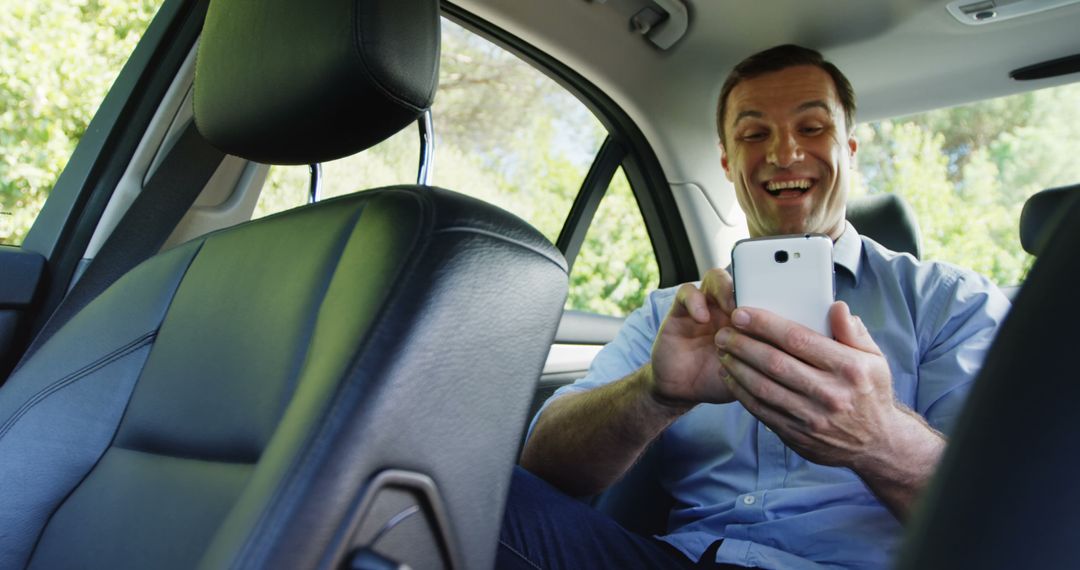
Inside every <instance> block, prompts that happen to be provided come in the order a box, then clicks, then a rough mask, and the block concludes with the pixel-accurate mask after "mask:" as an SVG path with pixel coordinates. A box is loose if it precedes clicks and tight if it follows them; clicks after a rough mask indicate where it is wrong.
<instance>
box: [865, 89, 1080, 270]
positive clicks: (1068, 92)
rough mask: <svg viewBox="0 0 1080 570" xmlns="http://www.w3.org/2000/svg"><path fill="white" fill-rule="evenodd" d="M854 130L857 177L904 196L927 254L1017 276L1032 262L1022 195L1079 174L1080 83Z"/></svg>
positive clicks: (869, 186) (1078, 178)
mask: <svg viewBox="0 0 1080 570" xmlns="http://www.w3.org/2000/svg"><path fill="white" fill-rule="evenodd" d="M855 136H856V138H857V139H858V140H859V151H858V156H857V160H858V165H859V172H860V174H861V177H862V179H863V184H857V185H854V186H855V187H856V188H862V189H863V191H864V192H869V193H880V192H891V193H896V194H899V195H901V196H903V197H904V198H905V199H906V201H907V202H908V203H909V204H910V205H911V206H912V209H914V211H915V213H916V216H917V217H918V221H919V226H920V231H921V233H922V242H923V258H925V259H933V260H941V261H948V262H951V263H955V264H957V265H960V266H964V267H970V268H972V269H974V270H975V271H978V272H979V273H981V274H983V275H985V276H987V277H989V278H990V279H991V280H993V281H994V282H995V283H997V284H998V285H1001V286H1009V285H1015V284H1018V283H1020V282H1021V281H1023V279H1024V276H1025V275H1026V273H1027V271H1028V269H1029V268H1030V267H1031V263H1032V261H1033V259H1032V257H1031V256H1030V255H1028V254H1027V253H1026V252H1024V250H1023V249H1022V248H1021V246H1020V238H1019V232H1018V228H1019V220H1020V211H1021V209H1022V208H1023V205H1024V201H1025V200H1027V198H1028V197H1029V196H1031V195H1032V194H1034V193H1036V192H1038V191H1040V190H1044V189H1046V188H1052V187H1055V186H1063V185H1068V184H1076V183H1080V161H1078V160H1077V159H1076V157H1077V156H1080V84H1073V85H1066V86H1062V87H1055V88H1049V89H1044V90H1041V91H1034V92H1030V93H1024V94H1021V95H1014V96H1010V97H1002V98H998V99H992V100H987V101H981V102H978V103H973V104H969V105H963V106H958V107H952V108H948V109H941V110H937V111H932V112H929V113H923V114H919V115H913V116H909V117H901V118H897V119H892V120H887V121H878V122H873V123H868V124H863V125H860V126H859V127H858V128H856V131H855Z"/></svg>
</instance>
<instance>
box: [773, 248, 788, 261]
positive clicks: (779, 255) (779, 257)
mask: <svg viewBox="0 0 1080 570" xmlns="http://www.w3.org/2000/svg"><path fill="white" fill-rule="evenodd" d="M773 259H775V260H776V262H777V263H787V259H788V255H787V252H786V251H784V250H782V249H781V250H779V251H777V252H776V253H774V254H773Z"/></svg>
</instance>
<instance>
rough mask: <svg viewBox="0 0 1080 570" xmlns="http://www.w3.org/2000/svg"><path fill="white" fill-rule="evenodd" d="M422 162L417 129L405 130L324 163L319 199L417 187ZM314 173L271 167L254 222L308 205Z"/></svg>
mask: <svg viewBox="0 0 1080 570" xmlns="http://www.w3.org/2000/svg"><path fill="white" fill-rule="evenodd" d="M419 162H420V135H419V129H418V127H417V126H415V125H413V126H411V127H408V128H405V129H402V130H401V131H400V132H398V133H397V134H395V135H394V136H392V137H390V138H389V139H386V140H385V141H383V142H381V143H379V144H378V145H375V146H374V147H372V148H369V149H368V150H366V151H364V152H361V153H357V154H354V155H352V156H347V157H345V158H341V159H338V160H333V161H330V162H324V163H322V164H321V167H322V176H321V189H320V192H319V198H320V199H326V198H333V197H334V196H341V195H343V194H349V193H351V192H356V191H358V190H364V189H366V188H378V187H380V186H391V185H394V184H415V183H416V171H417V166H418V165H419ZM310 187H311V174H310V169H309V167H308V166H304V165H299V166H293V165H290V166H272V167H270V172H269V173H268V174H267V176H266V182H265V183H263V189H262V192H261V193H260V194H259V201H258V202H256V204H255V212H254V213H253V214H252V216H251V217H252V219H254V218H261V217H263V216H268V215H270V214H276V213H278V212H282V211H285V210H288V209H290V208H295V207H297V206H302V205H304V204H306V203H308V189H309V188H310Z"/></svg>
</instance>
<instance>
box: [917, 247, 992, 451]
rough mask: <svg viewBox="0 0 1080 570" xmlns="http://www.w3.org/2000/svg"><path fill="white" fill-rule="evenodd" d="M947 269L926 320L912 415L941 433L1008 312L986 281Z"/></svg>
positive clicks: (948, 426) (950, 424)
mask: <svg viewBox="0 0 1080 570" xmlns="http://www.w3.org/2000/svg"><path fill="white" fill-rule="evenodd" d="M949 269H950V270H951V271H949V273H951V275H949V276H948V277H951V278H949V279H945V280H944V281H943V282H941V283H940V284H939V287H937V288H936V289H937V291H936V292H935V293H936V294H935V295H933V297H932V301H931V303H930V304H929V305H928V307H927V309H928V311H927V314H926V315H925V316H924V318H925V319H926V320H927V321H928V322H929V323H930V324H931V326H930V327H929V331H930V333H928V334H927V337H926V339H925V342H926V344H924V345H923V346H925V347H926V349H925V351H924V352H923V357H922V360H921V363H920V365H919V387H918V392H917V396H916V411H917V412H919V413H920V414H921V415H922V416H923V417H924V418H926V421H927V422H928V423H929V424H930V425H931V426H933V427H934V429H937V430H939V431H941V432H942V433H945V434H948V433H949V432H950V430H951V429H952V427H953V424H954V422H955V420H956V417H957V415H959V413H960V410H961V408H962V407H963V404H964V401H965V400H966V399H967V395H968V392H969V391H970V389H971V385H972V383H973V382H974V380H975V376H976V375H977V374H978V373H979V369H980V368H981V367H982V363H983V360H984V359H985V358H986V353H987V351H988V350H989V349H990V345H991V343H992V342H993V340H994V337H995V336H996V335H997V331H998V328H999V327H1000V325H1001V323H1002V321H1004V320H1005V316H1006V315H1007V314H1008V312H1009V308H1010V303H1009V301H1008V299H1006V298H1005V295H1004V294H1003V293H1002V292H1001V291H1000V290H999V289H998V288H997V286H995V285H994V284H993V283H991V282H990V281H989V280H987V279H986V278H985V277H982V276H980V275H978V274H976V273H974V272H970V271H960V270H958V269H956V268H951V267H950V268H949ZM948 285H951V286H948ZM920 340H923V339H920Z"/></svg>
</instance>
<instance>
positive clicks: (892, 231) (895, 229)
mask: <svg viewBox="0 0 1080 570" xmlns="http://www.w3.org/2000/svg"><path fill="white" fill-rule="evenodd" d="M847 219H848V221H850V222H851V225H853V226H855V229H857V230H859V233H861V234H862V235H865V236H867V237H869V238H870V239H872V240H874V241H876V242H878V243H880V244H881V245H883V246H885V247H887V248H889V249H891V250H893V251H898V252H901V253H910V254H911V255H914V256H915V259H921V258H922V240H921V238H920V234H919V221H918V220H917V219H916V218H915V213H914V212H913V211H912V209H911V206H909V205H908V203H907V202H906V201H904V199H903V198H901V197H900V196H899V195H897V194H872V195H869V196H861V197H859V198H853V199H852V200H849V201H848V205H847Z"/></svg>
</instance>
